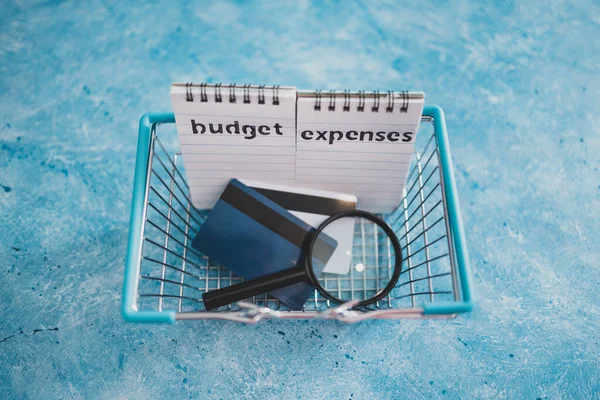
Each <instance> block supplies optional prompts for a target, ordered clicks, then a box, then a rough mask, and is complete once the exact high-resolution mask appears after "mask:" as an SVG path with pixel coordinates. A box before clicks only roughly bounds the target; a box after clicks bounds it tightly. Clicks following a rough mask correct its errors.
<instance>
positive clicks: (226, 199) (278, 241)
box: [192, 179, 337, 310]
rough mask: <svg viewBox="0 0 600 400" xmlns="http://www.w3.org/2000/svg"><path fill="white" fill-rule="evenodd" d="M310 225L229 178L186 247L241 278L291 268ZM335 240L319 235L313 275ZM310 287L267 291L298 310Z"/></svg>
mask: <svg viewBox="0 0 600 400" xmlns="http://www.w3.org/2000/svg"><path fill="white" fill-rule="evenodd" d="M313 232H314V228H313V227H312V226H310V225H309V224H307V223H306V222H304V221H302V220H301V219H300V218H298V217H296V216H294V215H293V214H291V213H290V212H288V211H287V210H286V209H284V208H283V207H281V206H280V205H278V204H277V203H275V202H273V201H272V200H269V199H268V198H267V197H265V196H263V195H262V194H260V193H259V192H257V191H256V190H254V189H251V188H249V187H247V186H246V185H244V184H243V183H241V182H240V181H238V180H237V179H232V180H231V181H230V182H229V184H228V185H227V187H226V188H225V190H224V191H223V193H222V194H221V197H220V198H219V200H217V203H216V204H215V206H214V207H213V209H212V210H211V211H210V213H209V214H208V216H207V218H206V221H205V222H204V224H203V225H202V226H201V227H200V231H199V232H198V234H197V235H196V237H195V238H194V240H193V242H192V246H193V247H194V248H195V249H197V250H199V251H200V252H202V253H203V254H205V255H207V256H208V257H210V258H212V259H213V260H215V261H217V262H219V263H220V264H222V265H224V266H225V267H227V268H228V269H230V270H231V271H233V272H234V273H235V274H236V275H238V276H241V277H242V278H245V279H253V278H259V277H262V276H264V275H267V274H271V273H274V272H279V271H281V270H284V269H288V268H294V267H295V266H296V265H298V266H302V267H304V265H303V264H299V263H300V262H302V261H303V260H304V258H303V257H304V255H305V254H304V253H305V252H304V246H305V241H306V240H307V235H309V234H311V233H313ZM336 246H337V243H336V241H335V240H334V239H332V238H331V237H329V236H327V235H319V239H318V242H317V243H316V244H315V247H314V249H313V265H314V268H315V273H316V274H317V275H319V274H320V273H321V271H322V270H323V268H324V267H325V265H326V264H327V262H328V261H329V259H330V257H331V255H332V254H333V252H334V250H335V248H336ZM313 291H314V289H313V287H312V285H310V284H309V283H297V284H294V285H291V286H288V287H285V288H281V289H277V290H274V291H272V292H270V294H271V295H273V296H274V297H276V298H278V299H279V300H280V301H281V302H282V303H283V304H285V305H287V306H288V307H290V308H291V309H294V310H299V309H301V308H302V306H303V305H304V303H305V302H306V300H307V298H308V296H309V295H310V294H311V293H312V292H313Z"/></svg>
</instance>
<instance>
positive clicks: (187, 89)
mask: <svg viewBox="0 0 600 400" xmlns="http://www.w3.org/2000/svg"><path fill="white" fill-rule="evenodd" d="M192 85H193V83H192V82H190V83H186V84H185V101H194V96H193V95H192Z"/></svg>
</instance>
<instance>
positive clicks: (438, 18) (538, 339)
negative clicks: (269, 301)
mask: <svg viewBox="0 0 600 400" xmlns="http://www.w3.org/2000/svg"><path fill="white" fill-rule="evenodd" d="M120 3H122V2H116V1H89V2H85V3H84V4H80V3H79V2H65V3H56V4H54V2H47V3H44V2H35V3H31V4H28V3H27V2H15V3H11V2H6V1H4V2H3V4H2V12H1V13H0V121H1V125H0V185H1V186H0V234H1V240H2V246H0V260H2V261H1V269H0V277H1V278H2V288H1V289H0V303H1V304H2V307H1V308H0V319H1V320H2V322H3V323H2V326H1V327H0V366H1V367H2V368H0V396H1V397H3V398H6V397H9V398H23V397H32V398H165V397H171V398H181V397H183V398H187V397H194V398H240V397H241V396H242V395H246V396H248V397H260V398H281V397H284V396H285V397H305V398H308V397H318V398H336V399H338V398H352V399H363V398H374V397H375V398H384V397H393V398H419V397H424V398H430V397H433V398H436V397H438V398H459V397H467V398H469V397H470V398H473V397H478V398H489V397H506V398H531V399H536V398H542V399H544V398H546V397H547V398H559V397H576V398H597V397H598V395H599V391H600V380H599V379H600V378H599V376H600V358H599V357H600V345H599V342H600V337H599V336H600V334H599V333H598V332H599V331H600V305H599V303H600V301H599V298H600V267H599V260H600V223H599V221H600V171H599V165H600V139H599V128H598V126H599V125H600V120H599V119H598V111H599V110H598V104H599V102H600V75H599V74H598V70H599V68H600V41H599V39H598V37H599V36H600V20H599V18H598V15H600V8H599V6H598V3H597V2H596V3H594V2H587V1H584V2H577V4H572V3H571V2H553V3H551V4H546V3H544V4H543V5H539V4H538V5H537V6H536V5H529V4H513V3H510V2H506V3H503V4H502V5H501V6H494V5H473V6H466V5H463V4H462V2H448V3H444V4H439V5H435V6H430V5H427V4H419V5H417V6H415V5H414V4H413V5H412V6H411V5H410V4H407V5H401V4H396V3H394V4H387V5H386V4H381V5H379V4H378V5H372V4H370V3H368V4H363V3H354V2H353V3H350V2H348V3H346V2H344V3H342V4H341V5H340V4H330V5H320V6H319V7H318V8H313V7H310V6H309V5H308V4H307V3H304V2H302V3H299V4H290V5H288V6H283V5H280V4H279V3H278V2H271V3H265V4H263V5H261V6H258V5H244V4H234V3H215V4H205V5H198V4H196V5H192V4H188V3H181V4H180V3H178V4H173V5H171V6H164V5H159V4H156V3H151V4H147V5H137V6H133V5H132V6H130V8H127V9H125V8H122V7H123V5H122V4H120ZM192 80H193V81H202V80H207V81H213V82H218V81H223V82H253V83H263V82H264V83H279V84H290V85H296V86H298V87H301V88H323V89H325V88H340V89H343V88H354V89H373V88H378V89H384V90H385V89H388V88H395V89H404V88H409V89H413V90H424V91H426V92H427V102H428V103H436V104H439V105H441V106H442V107H443V108H444V109H445V111H446V116H447V122H448V130H449V134H450V142H451V145H452V151H453V156H454V162H455V166H456V168H457V184H458V189H459V194H460V197H461V204H462V211H463V218H464V223H465V228H466V234H467V239H468V244H469V250H470V255H471V260H472V267H473V273H474V276H473V278H474V279H473V282H474V289H475V296H476V308H475V309H474V311H473V312H472V313H470V314H467V315H464V316H461V317H459V318H458V319H455V320H451V321H400V322H386V321H371V322H366V323H361V324H358V325H353V326H345V325H340V324H336V323H330V322H291V321H290V322H268V323H261V324H259V325H258V326H246V325H238V324H234V323H224V322H196V323H177V324H175V325H157V326H152V325H135V324H129V323H126V322H124V321H123V319H122V318H121V316H120V313H119V309H120V300H121V287H122V282H123V270H124V258H125V252H126V246H127V228H128V219H129V207H130V202H131V187H132V179H133V168H134V157H135V148H136V132H137V121H138V119H139V117H140V116H141V115H142V114H143V113H145V112H147V111H161V110H169V109H170V99H169V96H168V93H169V85H170V83H171V81H192Z"/></svg>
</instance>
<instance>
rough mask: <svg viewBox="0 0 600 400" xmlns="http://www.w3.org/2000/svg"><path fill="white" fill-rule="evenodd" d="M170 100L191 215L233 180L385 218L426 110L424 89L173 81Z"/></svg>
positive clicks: (209, 204)
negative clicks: (345, 199) (303, 193)
mask: <svg viewBox="0 0 600 400" xmlns="http://www.w3.org/2000/svg"><path fill="white" fill-rule="evenodd" d="M171 98H172V102H173V109H174V111H175V119H176V124H177V131H178V133H179V139H180V142H181V152H182V154H183V160H184V164H185V168H186V173H187V179H188V184H189V186H190V192H191V197H192V201H193V203H194V205H195V206H196V207H197V208H199V209H204V208H211V207H212V206H213V204H214V203H215V201H216V200H217V199H218V197H219V195H220V193H221V192H222V191H223V189H224V188H225V186H226V185H227V183H228V182H229V180H230V179H232V178H240V179H253V180H259V181H263V182H271V183H280V184H284V185H286V184H287V185H294V184H297V185H298V186H302V187H305V188H314V189H325V190H330V191H338V192H344V193H350V194H354V195H356V196H357V197H358V207H359V208H360V209H363V210H368V211H371V212H383V213H386V212H390V211H392V210H393V209H394V208H395V207H396V206H397V205H398V199H399V198H401V197H402V196H401V194H402V191H403V189H404V183H405V181H406V175H407V173H408V168H409V165H410V160H411V156H412V152H413V146H414V143H415V139H416V134H417V130H418V127H419V122H420V119H421V112H422V110H423V105H424V94H423V93H422V92H410V93H409V92H393V91H386V92H379V91H373V92H364V91H359V92H350V91H348V90H346V91H342V92H336V91H330V92H326V93H323V92H321V91H297V90H296V88H294V87H281V86H264V85H262V86H252V85H241V86H238V85H235V84H231V85H222V84H214V85H211V84H205V83H203V84H191V83H187V84H186V83H175V84H173V87H172V90H171Z"/></svg>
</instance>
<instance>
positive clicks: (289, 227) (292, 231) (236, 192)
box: [221, 179, 337, 264]
mask: <svg viewBox="0 0 600 400" xmlns="http://www.w3.org/2000/svg"><path fill="white" fill-rule="evenodd" d="M265 197H266V196H265ZM221 200H223V201H225V202H226V203H228V204H229V205H230V206H232V207H233V208H235V209H237V210H238V211H240V212H242V213H244V214H245V215H246V216H248V217H249V218H251V219H253V220H254V221H256V222H258V223H259V224H261V225H263V226H264V227H265V228H267V229H269V230H271V231H272V232H274V233H275V234H277V235H279V236H281V237H282V238H284V239H286V240H287V241H288V242H290V243H292V244H293V245H295V246H296V247H299V248H301V249H303V248H304V246H306V242H305V241H306V240H308V239H310V236H309V234H310V235H312V233H314V232H315V229H313V228H312V227H311V226H310V225H308V224H305V223H303V222H302V221H300V222H302V225H299V224H298V223H297V222H295V221H293V220H291V219H290V218H289V217H287V216H286V215H285V214H281V213H279V212H277V211H276V210H274V209H273V208H271V207H269V206H268V205H267V204H264V202H263V201H261V200H259V199H257V198H256V197H254V196H252V195H251V194H250V193H248V192H247V191H245V190H244V189H243V187H242V186H241V183H239V182H238V181H237V180H235V179H234V180H232V181H231V183H230V184H229V185H227V187H226V188H225V191H223V193H222V194H221ZM265 200H266V201H269V202H271V201H270V200H269V199H265ZM274 205H275V206H277V204H274ZM336 246H337V242H336V241H335V240H333V239H332V238H330V237H328V236H327V235H325V234H321V235H319V238H318V239H317V241H316V242H315V246H314V247H313V249H312V253H313V258H315V259H316V260H318V261H319V262H321V263H322V264H327V261H328V260H329V258H330V257H331V255H332V254H333V252H334V250H335V248H336Z"/></svg>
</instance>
